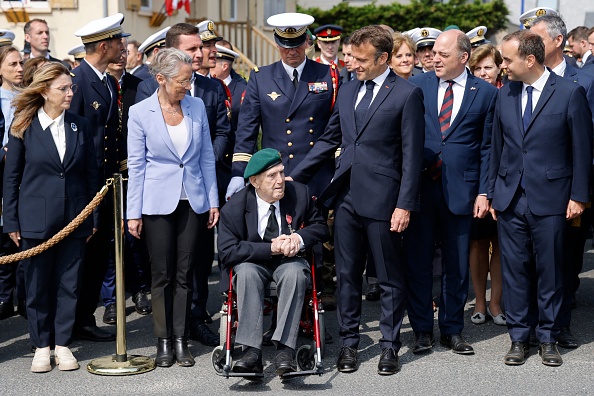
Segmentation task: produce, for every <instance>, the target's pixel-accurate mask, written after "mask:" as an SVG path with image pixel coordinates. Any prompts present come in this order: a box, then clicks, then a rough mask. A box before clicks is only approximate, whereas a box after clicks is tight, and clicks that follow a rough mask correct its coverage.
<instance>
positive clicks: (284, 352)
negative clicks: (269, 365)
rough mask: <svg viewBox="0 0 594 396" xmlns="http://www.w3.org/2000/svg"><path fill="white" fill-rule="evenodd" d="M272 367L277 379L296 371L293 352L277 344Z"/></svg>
mask: <svg viewBox="0 0 594 396" xmlns="http://www.w3.org/2000/svg"><path fill="white" fill-rule="evenodd" d="M274 365H275V367H276V371H275V373H276V375H278V376H279V377H280V376H281V375H283V374H286V373H294V372H295V371H297V364H296V363H295V351H294V350H293V349H292V348H289V347H287V346H284V345H281V344H279V348H277V350H276V356H275V358H274Z"/></svg>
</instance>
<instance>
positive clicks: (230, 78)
mask: <svg viewBox="0 0 594 396" xmlns="http://www.w3.org/2000/svg"><path fill="white" fill-rule="evenodd" d="M231 81H233V78H232V77H231V74H229V75H228V76H227V78H226V79H224V80H223V82H224V83H225V85H227V86H228V85H229V84H231Z"/></svg>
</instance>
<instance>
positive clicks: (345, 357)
mask: <svg viewBox="0 0 594 396" xmlns="http://www.w3.org/2000/svg"><path fill="white" fill-rule="evenodd" d="M336 369H337V370H338V371H340V372H341V373H352V372H353V371H357V350H356V349H354V348H351V347H348V346H343V347H342V348H341V349H340V354H339V355H338V360H337V361H336Z"/></svg>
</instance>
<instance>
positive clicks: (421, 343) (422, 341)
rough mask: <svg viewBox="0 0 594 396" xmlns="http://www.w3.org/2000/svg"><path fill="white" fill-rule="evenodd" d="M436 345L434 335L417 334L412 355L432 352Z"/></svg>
mask: <svg viewBox="0 0 594 396" xmlns="http://www.w3.org/2000/svg"><path fill="white" fill-rule="evenodd" d="M433 345H435V339H434V338H433V334H432V333H415V344H414V345H413V349H412V353H414V354H418V353H423V352H426V351H429V350H431V348H433Z"/></svg>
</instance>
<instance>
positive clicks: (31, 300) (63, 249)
mask: <svg viewBox="0 0 594 396" xmlns="http://www.w3.org/2000/svg"><path fill="white" fill-rule="evenodd" d="M85 240H86V238H72V237H66V238H65V239H64V240H63V241H61V242H60V243H58V244H57V245H56V246H54V247H52V248H50V249H48V250H46V251H45V252H43V253H41V254H39V255H37V256H33V257H31V258H29V259H26V260H23V269H24V272H25V286H26V291H27V317H28V322H29V336H30V338H31V344H32V345H33V346H34V347H37V348H44V347H47V346H50V345H53V344H55V345H61V346H68V345H70V342H71V339H72V328H73V327H74V319H75V312H76V301H77V298H78V295H79V290H80V280H81V273H82V271H81V270H82V262H83V258H84V254H85V246H86V243H85ZM42 242H43V240H41V239H27V238H22V246H23V250H27V249H30V248H32V247H35V246H37V245H39V244H41V243H42Z"/></svg>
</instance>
